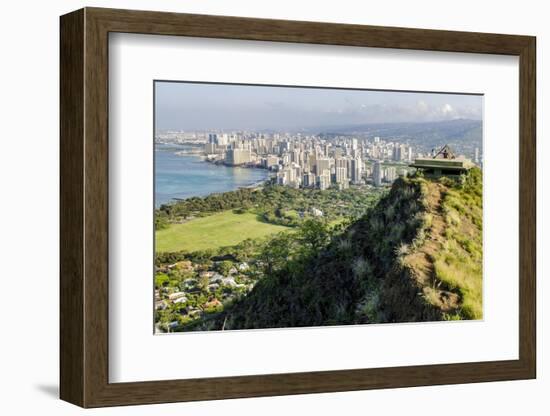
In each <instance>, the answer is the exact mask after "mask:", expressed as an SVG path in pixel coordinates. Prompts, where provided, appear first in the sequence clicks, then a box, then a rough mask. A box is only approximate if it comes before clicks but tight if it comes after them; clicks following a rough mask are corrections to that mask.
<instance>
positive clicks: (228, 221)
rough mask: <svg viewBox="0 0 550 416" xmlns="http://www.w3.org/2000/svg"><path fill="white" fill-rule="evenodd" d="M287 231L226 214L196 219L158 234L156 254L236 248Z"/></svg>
mask: <svg viewBox="0 0 550 416" xmlns="http://www.w3.org/2000/svg"><path fill="white" fill-rule="evenodd" d="M285 230H288V228H287V227H283V226H280V225H273V224H269V223H267V222H264V221H261V220H260V219H259V217H258V215H256V214H253V213H250V212H245V213H242V214H235V213H234V212H232V211H223V212H219V213H216V214H212V215H210V216H208V217H202V218H196V219H193V220H190V221H188V222H185V223H183V224H171V225H169V226H168V227H167V228H165V229H161V230H157V231H156V233H155V234H156V251H157V252H174V251H181V250H184V251H199V250H206V249H217V248H220V247H224V246H234V245H236V244H237V243H240V242H241V241H243V240H245V239H247V238H251V239H255V238H262V237H265V236H267V235H270V234H273V233H277V232H281V231H285Z"/></svg>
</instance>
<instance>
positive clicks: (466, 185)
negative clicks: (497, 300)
mask: <svg viewBox="0 0 550 416" xmlns="http://www.w3.org/2000/svg"><path fill="white" fill-rule="evenodd" d="M481 218H482V217H481V172H480V171H479V170H477V169H476V170H473V171H472V172H471V173H470V174H469V175H468V177H467V178H465V180H463V181H462V182H461V183H459V182H455V181H453V180H450V179H448V178H442V179H440V180H431V179H424V178H421V177H414V178H399V179H398V180H397V181H395V183H394V185H393V186H392V189H391V190H390V192H389V193H388V194H387V195H386V196H385V197H383V198H382V199H381V200H380V201H379V202H378V204H377V205H376V206H374V207H373V208H371V209H370V210H369V212H367V214H366V215H364V216H363V217H362V218H360V219H359V220H357V221H356V222H354V223H353V224H351V225H349V226H347V227H346V228H345V229H344V230H343V231H342V232H341V233H340V234H339V235H337V236H336V237H333V238H332V239H330V240H328V241H327V242H326V243H323V238H319V235H321V234H319V235H318V234H315V232H317V231H316V230H315V227H313V228H312V230H311V235H312V236H313V237H314V238H313V239H304V240H303V241H301V242H300V244H302V245H303V247H304V250H306V251H307V250H309V251H308V253H309V255H307V256H299V257H298V258H297V259H294V258H292V256H290V257H284V255H285V254H284V253H285V251H284V249H285V247H286V245H288V244H290V242H289V240H288V237H284V236H281V237H280V239H281V241H277V239H276V240H274V242H273V243H272V244H273V246H274V247H276V246H277V245H279V246H280V252H281V253H282V254H281V255H282V256H283V257H284V259H285V261H283V262H278V263H277V262H274V264H275V266H276V267H275V266H273V267H271V268H270V269H269V271H268V273H266V276H267V277H265V278H263V279H262V280H260V281H259V282H258V283H257V284H256V286H255V287H254V289H253V290H252V291H251V292H250V293H249V294H248V295H247V296H246V297H243V298H242V299H240V300H238V301H236V302H235V303H234V304H233V305H231V306H229V307H227V308H226V309H225V310H224V311H223V312H220V313H219V314H216V315H210V316H208V317H206V318H205V319H204V320H201V321H200V322H197V323H196V324H195V325H193V327H192V328H189V329H242V328H273V327H289V326H290V327H297V326H318V325H345V324H355V323H382V322H413V321H428V320H444V319H480V318H481V317H482V315H481V314H482V307H481V306H482V305H481V289H482V284H481V283H482V278H481V225H482V224H481ZM285 238H286V239H285ZM312 244H313V245H315V244H317V246H315V247H313V246H311V245H312ZM264 261H265V262H266V264H267V263H268V262H269V259H264Z"/></svg>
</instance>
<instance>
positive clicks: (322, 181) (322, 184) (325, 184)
mask: <svg viewBox="0 0 550 416" xmlns="http://www.w3.org/2000/svg"><path fill="white" fill-rule="evenodd" d="M317 185H318V186H319V189H320V190H321V191H324V190H325V189H328V188H329V187H330V170H327V169H325V170H323V171H322V173H321V174H320V175H319V176H317Z"/></svg>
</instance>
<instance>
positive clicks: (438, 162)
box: [409, 145, 475, 177]
mask: <svg viewBox="0 0 550 416" xmlns="http://www.w3.org/2000/svg"><path fill="white" fill-rule="evenodd" d="M409 166H410V167H413V168H416V169H419V170H421V171H423V172H424V175H425V176H432V177H437V176H451V177H457V176H460V175H462V174H464V173H466V172H468V170H470V169H471V168H473V167H474V166H475V165H474V164H473V163H472V161H471V160H469V159H466V158H465V157H464V156H459V157H456V156H455V154H454V152H453V151H452V150H451V148H450V147H449V145H445V146H443V147H442V148H441V150H439V152H437V153H436V154H435V156H433V157H429V158H418V159H415V160H414V163H411V164H410V165H409Z"/></svg>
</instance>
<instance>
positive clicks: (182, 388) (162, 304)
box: [60, 8, 536, 407]
mask: <svg viewBox="0 0 550 416" xmlns="http://www.w3.org/2000/svg"><path fill="white" fill-rule="evenodd" d="M60 52H61V273H60V274H61V305H60V309H61V311H60V315H61V316H60V322H61V352H60V354H61V389H60V395H61V398H62V399H63V400H66V401H69V402H71V403H75V404H77V405H80V406H83V407H101V406H111V405H113V406H114V405H128V404H146V403H162V402H176V401H190V400H211V399H223V398H237V397H257V396H267V395H284V394H302V393H318V392H336V391H349V390H360V389H374V388H396V387H409V386H421V385H435V384H452V383H469V382H484V381H499V380H515V379H528V378H534V377H535V376H536V334H535V281H536V278H535V241H536V236H535V217H536V212H535V197H536V195H535V160H536V152H535V114H536V97H535V38H533V37H529V36H517V35H499V34H485V33H466V32H451V31H435V30H421V29H404V28H389V27H374V26H360V25H342V24H328V23H316V22H295V21H281V20H267V19H251V18H240V17H226V16H206V15H189V14H175V13H159V12H146V11H129V10H113V9H98V8H85V9H82V10H78V11H75V12H73V13H70V14H68V15H65V16H62V17H61V51H60Z"/></svg>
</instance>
